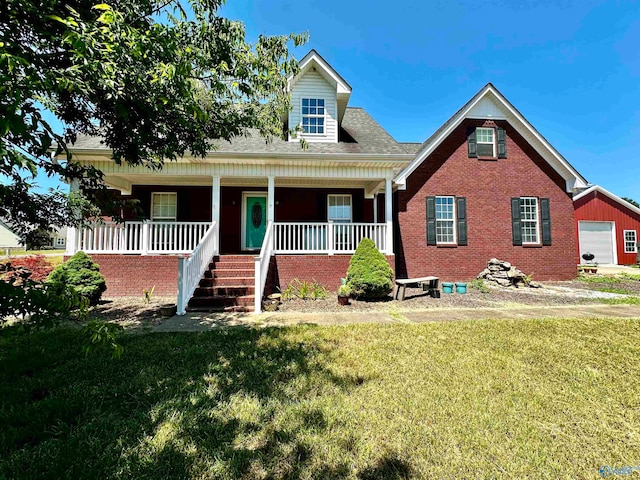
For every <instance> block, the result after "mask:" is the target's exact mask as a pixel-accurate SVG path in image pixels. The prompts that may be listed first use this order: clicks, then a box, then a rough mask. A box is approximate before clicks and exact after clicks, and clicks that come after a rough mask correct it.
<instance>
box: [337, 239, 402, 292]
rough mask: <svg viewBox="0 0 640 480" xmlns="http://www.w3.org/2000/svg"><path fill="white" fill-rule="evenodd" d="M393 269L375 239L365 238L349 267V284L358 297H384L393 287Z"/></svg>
mask: <svg viewBox="0 0 640 480" xmlns="http://www.w3.org/2000/svg"><path fill="white" fill-rule="evenodd" d="M392 279H393V270H391V267H390V266H389V263H388V262H387V259H386V258H385V256H384V255H383V254H382V253H380V252H379V251H378V249H377V248H376V245H375V243H373V240H371V239H368V238H363V239H362V241H361V242H360V245H358V248H356V251H355V253H354V254H353V257H351V261H350V262H349V268H348V269H347V278H346V280H347V285H348V286H349V287H351V290H352V293H353V295H354V296H355V297H356V298H362V299H368V300H374V299H378V298H384V297H386V296H387V295H389V294H390V293H391V290H392V289H393V281H392Z"/></svg>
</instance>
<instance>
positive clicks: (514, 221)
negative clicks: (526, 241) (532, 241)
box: [511, 198, 522, 245]
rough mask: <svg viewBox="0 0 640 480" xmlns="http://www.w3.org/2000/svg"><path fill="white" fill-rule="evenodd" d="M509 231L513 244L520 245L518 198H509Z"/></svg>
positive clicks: (520, 228) (520, 231)
mask: <svg viewBox="0 0 640 480" xmlns="http://www.w3.org/2000/svg"><path fill="white" fill-rule="evenodd" d="M511 231H512V235H513V244H514V245H522V226H521V224H520V199H519V198H512V199H511Z"/></svg>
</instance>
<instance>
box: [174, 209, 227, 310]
mask: <svg viewBox="0 0 640 480" xmlns="http://www.w3.org/2000/svg"><path fill="white" fill-rule="evenodd" d="M218 244H219V242H218V228H217V224H216V222H212V223H211V226H210V227H209V228H208V229H207V231H206V232H205V234H204V236H203V237H202V240H201V241H200V243H198V245H197V246H196V248H195V249H194V250H193V252H192V253H191V255H189V257H188V258H184V257H180V258H178V308H177V313H178V315H184V314H185V313H186V312H187V302H188V301H189V299H190V298H191V296H192V295H193V292H195V290H196V287H197V286H198V283H200V279H201V278H202V275H203V274H204V272H205V271H206V270H207V268H209V264H210V263H211V259H212V258H213V256H214V255H217V254H218V253H219V252H218Z"/></svg>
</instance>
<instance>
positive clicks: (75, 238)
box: [64, 179, 82, 255]
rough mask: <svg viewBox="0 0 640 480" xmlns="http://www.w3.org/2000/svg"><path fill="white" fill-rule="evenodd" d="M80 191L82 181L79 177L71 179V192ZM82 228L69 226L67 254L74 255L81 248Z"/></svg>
mask: <svg viewBox="0 0 640 480" xmlns="http://www.w3.org/2000/svg"><path fill="white" fill-rule="evenodd" d="M78 191H80V182H79V181H78V180H77V179H74V180H71V182H70V183H69V193H74V192H78ZM81 231H82V229H78V228H76V227H69V228H67V248H66V250H65V252H64V254H65V255H73V254H75V253H76V252H77V251H78V249H79V248H80V232H81Z"/></svg>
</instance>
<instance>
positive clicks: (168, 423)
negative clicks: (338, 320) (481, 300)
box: [0, 319, 640, 480]
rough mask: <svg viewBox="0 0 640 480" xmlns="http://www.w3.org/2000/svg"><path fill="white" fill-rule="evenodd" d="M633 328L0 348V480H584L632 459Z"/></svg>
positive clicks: (296, 330)
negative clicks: (106, 351)
mask: <svg viewBox="0 0 640 480" xmlns="http://www.w3.org/2000/svg"><path fill="white" fill-rule="evenodd" d="M639 339H640V322H639V321H638V320H636V319H590V320H584V319H580V320H562V319H555V320H554V319H550V320H517V321H515V320H514V321H505V320H502V321H469V322H443V323H428V324H395V325H352V326H347V327H344V326H343V327H317V326H300V327H291V328H280V329H276V328H270V329H247V328H228V329H218V330H215V331H210V332H205V333H198V334H193V333H175V334H143V335H135V336H134V335H128V336H125V338H124V339H123V345H124V347H125V353H124V355H123V356H122V357H121V358H120V359H117V360H111V359H110V358H109V357H107V356H101V355H95V356H89V357H86V356H84V355H83V354H82V353H80V345H79V342H80V339H79V333H78V332H75V331H71V330H58V331H49V332H43V333H38V334H33V335H30V336H23V335H17V334H14V333H13V331H12V330H5V331H4V332H0V426H2V428H0V478H27V479H29V478H34V479H35V478H56V479H58V478H73V479H80V478H91V479H94V478H100V479H112V478H135V479H145V478H157V479H164V478H178V479H182V478H192V479H204V478H207V479H209V478H212V479H235V478H240V479H259V478H273V479H285V478H287V479H296V478H326V479H339V478H352V479H356V478H359V479H392V480H393V479H404V478H525V477H528V478H596V477H598V468H599V467H600V466H601V465H611V466H612V467H621V466H625V465H630V466H633V465H638V461H639V459H640V383H639V382H638V381H637V379H638V378H640V342H639V341H638V340H639Z"/></svg>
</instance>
